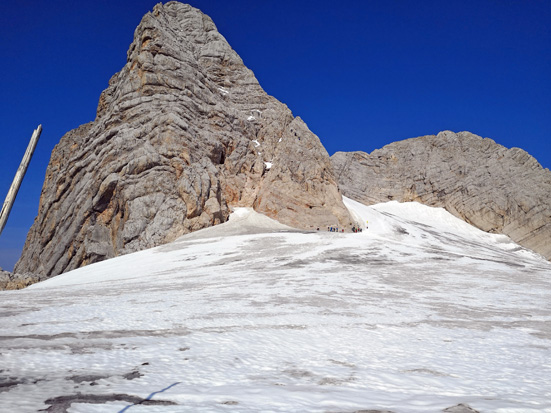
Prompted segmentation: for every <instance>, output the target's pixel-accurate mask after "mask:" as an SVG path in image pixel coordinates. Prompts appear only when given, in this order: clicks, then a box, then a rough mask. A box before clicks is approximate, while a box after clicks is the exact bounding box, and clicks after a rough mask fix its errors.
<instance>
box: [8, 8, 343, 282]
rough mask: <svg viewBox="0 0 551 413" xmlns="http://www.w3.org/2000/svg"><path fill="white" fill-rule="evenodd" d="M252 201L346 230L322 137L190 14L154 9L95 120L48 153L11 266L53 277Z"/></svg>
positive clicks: (295, 222)
mask: <svg viewBox="0 0 551 413" xmlns="http://www.w3.org/2000/svg"><path fill="white" fill-rule="evenodd" d="M233 206H250V207H251V206H252V207H254V208H255V209H256V210H257V211H258V212H261V213H264V214H266V215H268V216H270V217H273V218H275V219H277V220H279V221H281V222H282V223H284V224H288V225H292V226H295V227H299V228H303V229H315V228H317V227H324V226H327V225H336V224H339V226H341V227H342V226H346V225H350V226H352V219H351V217H350V216H349V214H348V211H347V210H346V208H345V207H344V205H343V203H342V197H341V195H340V193H339V190H338V187H337V183H336V179H335V177H334V174H333V169H332V165H331V163H330V160H329V157H328V154H327V152H326V151H325V149H324V148H323V146H322V144H321V143H320V141H319V139H318V138H317V137H316V136H315V135H314V134H313V133H312V132H310V131H309V130H308V128H307V126H306V125H305V124H304V122H302V121H301V120H300V119H299V118H294V117H293V114H292V113H291V111H290V110H289V109H288V108H287V106H285V105H284V104H283V103H281V102H279V101H277V100H276V99H275V98H273V97H271V96H269V95H267V94H266V92H264V90H263V89H262V88H261V87H260V85H259V84H258V81H257V80H256V78H255V76H254V74H253V72H252V71H250V70H249V69H247V68H246V67H245V66H244V64H243V62H242V60H241V58H240V57H239V56H238V55H237V53H236V52H235V51H234V50H233V49H232V48H231V47H230V46H229V44H228V43H227V42H226V40H225V39H224V37H223V36H222V35H221V34H220V33H218V31H217V30H216V26H215V25H214V23H213V22H212V20H211V19H210V18H209V17H208V16H206V15H204V14H203V13H201V12H200V11H199V10H197V9H195V8H193V7H191V6H189V5H184V4H181V3H177V2H169V3H167V4H165V5H162V4H158V5H156V6H155V8H154V10H153V12H151V13H148V14H146V15H145V16H144V17H143V19H142V21H141V23H140V25H139V26H138V28H137V29H136V31H135V33H134V41H133V42H132V44H131V45H130V48H129V50H128V53H127V63H126V65H125V66H124V67H123V68H122V70H121V71H120V72H119V73H117V74H115V75H114V76H113V77H112V78H111V80H110V81H109V87H108V88H107V89H106V90H104V91H103V93H102V94H101V96H100V99H99V103H98V108H97V117H96V119H95V120H94V121H93V122H91V123H88V124H86V125H82V126H80V127H79V128H77V129H75V130H72V131H70V132H68V133H67V134H66V135H65V136H63V137H62V138H61V140H60V142H59V144H58V145H57V146H56V147H55V148H54V150H53V152H52V157H51V160H50V164H49V166H48V169H47V171H46V178H45V181H44V186H43V189H42V194H41V199H40V206H39V212H38V216H37V218H36V219H35V223H34V225H33V226H32V228H31V229H30V231H29V234H28V236H27V240H26V243H25V247H24V250H23V254H22V256H21V258H20V260H19V262H18V263H17V264H16V267H15V270H16V272H32V273H36V274H42V275H45V276H48V277H50V276H54V275H57V274H60V273H63V272H66V271H69V270H72V269H75V268H78V267H81V266H83V265H87V264H90V263H93V262H97V261H101V260H104V259H107V258H111V257H115V256H118V255H121V254H126V253H130V252H134V251H138V250H142V249H145V248H149V247H153V246H157V245H160V244H163V243H167V242H170V241H172V240H174V239H176V238H177V237H179V236H181V235H183V234H186V233H189V232H192V231H196V230H199V229H202V228H205V227H209V226H212V225H216V224H218V223H221V222H225V221H226V220H227V218H228V215H229V213H230V210H231V207H233Z"/></svg>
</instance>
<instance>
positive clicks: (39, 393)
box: [0, 200, 551, 413]
mask: <svg viewBox="0 0 551 413" xmlns="http://www.w3.org/2000/svg"><path fill="white" fill-rule="evenodd" d="M346 204H347V206H348V208H349V209H351V210H352V211H353V213H354V215H355V216H356V218H357V220H358V221H359V222H363V223H364V228H363V232H361V233H356V234H354V233H332V232H327V231H326V229H324V228H321V229H320V231H319V232H303V231H297V230H294V229H291V228H289V227H285V226H284V225H281V224H279V223H277V222H275V221H272V220H270V219H269V218H267V217H265V216H262V215H259V214H256V213H255V212H253V211H252V210H248V209H238V210H236V211H235V212H234V213H233V214H232V216H231V218H230V220H229V221H228V222H227V223H225V224H222V225H219V226H216V227H212V228H208V229H205V230H202V231H199V232H196V233H193V234H189V235H187V236H184V237H182V238H180V239H178V240H177V241H175V242H173V243H171V244H167V245H164V246H161V247H157V248H154V249H150V250H146V251H142V252H138V253H134V254H130V255H126V256H122V257H118V258H115V259H112V260H108V261H104V262H101V263H97V264H93V265H90V266H87V267H84V268H80V269H78V270H75V271H71V272H69V273H66V274H62V275H60V276H57V277H55V278H52V279H50V280H48V281H46V282H43V283H40V284H35V285H33V286H31V287H30V288H28V289H26V290H21V291H5V292H0V320H1V323H0V352H1V354H0V411H3V412H4V411H6V412H35V411H38V410H41V409H49V410H45V411H50V412H65V411H66V412H70V413H76V412H126V411H128V412H130V413H134V412H135V413H139V412H228V411H233V412H355V411H362V410H363V411H366V410H374V411H392V412H396V413H399V412H438V411H442V410H443V409H446V408H450V407H452V406H457V405H460V404H463V405H468V406H470V407H471V408H472V409H476V410H477V411H479V412H500V413H504V412H511V413H512V412H551V263H549V262H548V261H545V260H544V259H543V258H541V257H540V256H538V255H537V254H535V253H533V252H531V251H528V250H526V249H523V248H522V247H520V246H518V245H517V244H515V243H513V242H512V241H511V240H510V239H508V238H507V237H505V236H502V235H495V234H487V233H484V232H482V231H479V230H477V229H476V228H474V227H472V226H470V225H468V224H466V223H464V222H463V221H460V220H459V219H457V218H455V217H453V216H452V215H450V214H449V213H447V212H446V211H444V210H443V209H436V208H429V207H426V206H423V205H420V204H416V203H407V204H399V203H396V202H391V203H386V204H379V205H375V206H372V207H366V206H363V205H361V204H358V203H356V202H353V201H351V200H346ZM365 226H367V228H366V227H365ZM465 411H467V410H465Z"/></svg>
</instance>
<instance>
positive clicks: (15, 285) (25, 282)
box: [0, 268, 46, 291]
mask: <svg viewBox="0 0 551 413" xmlns="http://www.w3.org/2000/svg"><path fill="white" fill-rule="evenodd" d="M43 279H46V278H45V277H44V278H43V277H40V276H38V275H34V274H12V273H11V272H8V271H4V270H2V268H0V291H4V290H21V289H22V288H25V287H28V286H29V285H31V284H34V283H37V282H39V281H42V280H43Z"/></svg>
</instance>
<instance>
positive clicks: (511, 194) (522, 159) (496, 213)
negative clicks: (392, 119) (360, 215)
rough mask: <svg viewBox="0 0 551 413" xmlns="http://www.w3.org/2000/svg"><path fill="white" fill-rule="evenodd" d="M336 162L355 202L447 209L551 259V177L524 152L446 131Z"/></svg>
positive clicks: (346, 155) (339, 155) (340, 156)
mask: <svg viewBox="0 0 551 413" xmlns="http://www.w3.org/2000/svg"><path fill="white" fill-rule="evenodd" d="M331 161H332V163H333V166H334V168H335V173H336V174H337V177H338V181H339V184H340V188H341V190H342V192H343V194H344V195H345V196H347V197H350V198H352V199H355V200H357V201H359V202H362V203H364V204H367V205H371V204H376V203H379V202H387V201H389V200H396V201H400V202H407V201H417V202H420V203H423V204H425V205H429V206H436V207H443V208H445V209H446V210H448V211H449V212H451V213H452V214H454V215H455V216H457V217H459V218H462V219H464V220H465V221H466V222H468V223H470V224H472V225H474V226H476V227H478V228H480V229H482V230H484V231H488V232H495V233H502V234H505V235H508V236H509V237H510V238H511V239H512V240H513V241H515V242H517V243H519V244H520V245H522V246H524V247H527V248H530V249H532V250H534V251H536V252H538V253H540V254H542V255H543V256H544V257H546V258H547V259H551V195H550V194H551V172H550V171H549V170H548V169H544V168H542V167H541V166H540V164H539V163H538V162H537V161H536V160H535V159H534V158H533V157H532V156H530V155H529V154H528V153H526V152H525V151H523V150H522V149H519V148H512V149H507V148H505V147H504V146H501V145H499V144H497V143H495V142H494V141H493V140H491V139H487V138H486V139H483V138H481V137H480V136H477V135H473V134H472V133H469V132H459V133H453V132H450V131H445V132H440V133H439V134H438V135H437V136H434V135H429V136H423V137H419V138H414V139H407V140H404V141H400V142H394V143H391V144H390V145H387V146H385V147H384V148H382V149H378V150H375V151H373V152H372V153H371V154H367V153H365V152H350V153H344V152H337V153H335V154H334V155H333V156H332V157H331Z"/></svg>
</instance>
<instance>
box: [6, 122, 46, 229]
mask: <svg viewBox="0 0 551 413" xmlns="http://www.w3.org/2000/svg"><path fill="white" fill-rule="evenodd" d="M41 133H42V125H38V128H36V129H35V130H34V132H33V136H31V141H30V142H29V146H27V151H26V152H25V155H24V156H23V160H22V161H21V165H19V168H18V169H17V172H16V174H15V178H13V182H12V184H11V187H10V190H9V191H8V195H6V200H5V201H4V205H2V212H0V235H1V234H2V231H3V230H4V227H5V226H6V222H7V221H8V216H9V215H10V211H11V208H12V206H13V203H14V201H15V197H16V196H17V192H18V191H19V187H20V186H21V182H22V181H23V177H24V176H25V173H26V172H27V167H28V166H29V162H31V158H32V156H33V153H34V150H35V148H36V144H37V143H38V138H40V134H41Z"/></svg>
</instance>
